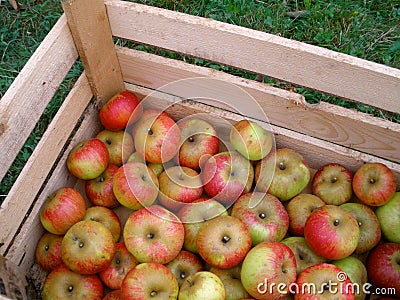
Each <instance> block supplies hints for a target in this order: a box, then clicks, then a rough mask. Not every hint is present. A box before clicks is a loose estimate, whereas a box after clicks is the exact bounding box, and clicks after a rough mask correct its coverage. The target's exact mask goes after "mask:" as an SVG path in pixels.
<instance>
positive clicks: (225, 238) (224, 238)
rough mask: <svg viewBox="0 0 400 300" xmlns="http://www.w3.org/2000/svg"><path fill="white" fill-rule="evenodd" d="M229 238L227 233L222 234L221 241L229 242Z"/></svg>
mask: <svg viewBox="0 0 400 300" xmlns="http://www.w3.org/2000/svg"><path fill="white" fill-rule="evenodd" d="M230 240H231V238H230V237H229V236H227V235H224V236H223V237H222V242H223V243H224V244H226V243H227V242H229V241H230Z"/></svg>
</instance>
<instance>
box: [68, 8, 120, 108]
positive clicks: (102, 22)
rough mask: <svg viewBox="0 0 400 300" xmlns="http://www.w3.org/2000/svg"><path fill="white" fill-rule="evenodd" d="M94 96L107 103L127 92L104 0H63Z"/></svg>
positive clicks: (100, 102)
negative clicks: (119, 94)
mask: <svg viewBox="0 0 400 300" xmlns="http://www.w3.org/2000/svg"><path fill="white" fill-rule="evenodd" d="M61 5H62V8H63V10H64V13H65V15H66V17H67V21H68V25H69V28H70V30H71V33H72V36H73V39H74V42H75V45H76V48H77V50H78V53H79V56H80V59H81V61H82V63H83V65H84V68H85V72H86V76H87V78H88V81H89V84H90V87H91V89H92V92H93V95H94V96H95V97H96V99H97V101H98V102H99V104H100V105H101V104H104V103H105V102H107V100H108V99H110V98H111V97H112V96H113V95H115V94H116V93H118V92H120V91H122V90H124V89H125V85H124V81H123V77H122V73H121V68H120V65H119V61H118V58H117V54H116V51H115V45H114V41H113V37H112V32H111V27H110V24H109V21H108V16H107V10H106V6H105V3H104V1H103V0H61Z"/></svg>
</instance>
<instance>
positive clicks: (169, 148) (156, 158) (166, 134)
mask: <svg viewBox="0 0 400 300" xmlns="http://www.w3.org/2000/svg"><path fill="white" fill-rule="evenodd" d="M133 138H134V141H135V148H136V151H137V152H138V153H139V154H140V155H141V156H142V157H144V158H145V160H146V162H151V163H165V162H167V161H169V160H171V159H172V158H173V157H174V156H175V154H176V153H177V152H178V150H179V146H180V138H181V131H180V129H179V127H178V125H177V124H176V123H175V121H174V120H173V119H172V118H170V117H167V116H165V115H158V116H156V117H148V118H145V119H143V121H140V126H138V128H137V129H136V132H135V135H134V137H133Z"/></svg>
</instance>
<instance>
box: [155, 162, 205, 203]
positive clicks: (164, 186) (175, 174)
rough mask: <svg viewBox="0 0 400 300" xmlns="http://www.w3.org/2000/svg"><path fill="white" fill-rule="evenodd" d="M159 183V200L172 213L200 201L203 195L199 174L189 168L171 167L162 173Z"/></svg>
mask: <svg viewBox="0 0 400 300" xmlns="http://www.w3.org/2000/svg"><path fill="white" fill-rule="evenodd" d="M158 182H159V186H160V187H159V195H158V200H159V201H160V203H161V204H162V205H163V206H165V207H166V208H167V209H169V210H172V211H177V210H179V209H180V208H182V207H183V206H184V205H185V203H190V202H193V201H194V200H197V199H199V198H200V197H201V195H202V193H203V184H202V182H201V178H200V175H199V173H197V172H196V171H195V170H193V169H191V168H188V167H181V166H174V167H170V168H168V169H166V170H165V171H164V172H162V173H161V175H160V176H159V177H158Z"/></svg>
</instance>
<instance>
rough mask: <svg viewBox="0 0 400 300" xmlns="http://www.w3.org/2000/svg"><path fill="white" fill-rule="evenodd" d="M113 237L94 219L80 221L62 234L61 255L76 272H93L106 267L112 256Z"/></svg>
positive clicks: (113, 251) (65, 262)
mask: <svg viewBox="0 0 400 300" xmlns="http://www.w3.org/2000/svg"><path fill="white" fill-rule="evenodd" d="M114 254H115V249H114V238H113V236H112V234H111V232H110V230H109V229H108V228H107V227H106V226H104V225H103V224H101V223H99V222H95V221H80V222H78V223H76V224H74V225H73V226H72V227H71V228H70V229H69V230H68V231H67V233H66V234H65V235H64V238H63V241H62V244H61V257H62V260H63V262H64V264H65V265H66V266H67V267H68V268H70V269H71V270H72V271H74V272H76V273H78V274H95V273H98V272H101V271H102V270H104V269H106V268H107V267H108V266H109V264H110V263H111V261H112V259H113V258H114Z"/></svg>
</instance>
